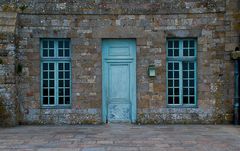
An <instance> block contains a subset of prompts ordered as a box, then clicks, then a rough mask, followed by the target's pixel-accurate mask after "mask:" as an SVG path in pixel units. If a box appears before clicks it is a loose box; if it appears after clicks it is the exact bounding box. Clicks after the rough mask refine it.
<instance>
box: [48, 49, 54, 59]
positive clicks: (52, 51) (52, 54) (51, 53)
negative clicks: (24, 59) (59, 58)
mask: <svg viewBox="0 0 240 151" xmlns="http://www.w3.org/2000/svg"><path fill="white" fill-rule="evenodd" d="M49 57H54V49H49Z"/></svg>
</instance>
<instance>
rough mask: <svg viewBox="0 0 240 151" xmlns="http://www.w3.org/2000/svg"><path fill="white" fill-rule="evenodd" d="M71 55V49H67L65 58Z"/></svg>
mask: <svg viewBox="0 0 240 151" xmlns="http://www.w3.org/2000/svg"><path fill="white" fill-rule="evenodd" d="M69 56H70V54H69V49H65V57H69Z"/></svg>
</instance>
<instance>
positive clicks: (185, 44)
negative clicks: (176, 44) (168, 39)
mask: <svg viewBox="0 0 240 151" xmlns="http://www.w3.org/2000/svg"><path fill="white" fill-rule="evenodd" d="M183 47H184V48H187V47H188V41H186V40H184V41H183Z"/></svg>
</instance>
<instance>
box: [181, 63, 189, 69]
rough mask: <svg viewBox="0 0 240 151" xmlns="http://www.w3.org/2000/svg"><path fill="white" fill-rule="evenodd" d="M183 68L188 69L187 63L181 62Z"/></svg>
mask: <svg viewBox="0 0 240 151" xmlns="http://www.w3.org/2000/svg"><path fill="white" fill-rule="evenodd" d="M182 64H183V70H188V63H187V62H183V63H182Z"/></svg>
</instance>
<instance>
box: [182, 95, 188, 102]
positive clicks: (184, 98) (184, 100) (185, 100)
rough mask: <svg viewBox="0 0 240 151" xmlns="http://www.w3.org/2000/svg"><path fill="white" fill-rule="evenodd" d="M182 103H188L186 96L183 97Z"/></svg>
mask: <svg viewBox="0 0 240 151" xmlns="http://www.w3.org/2000/svg"><path fill="white" fill-rule="evenodd" d="M183 104H188V97H187V96H185V97H183Z"/></svg>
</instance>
